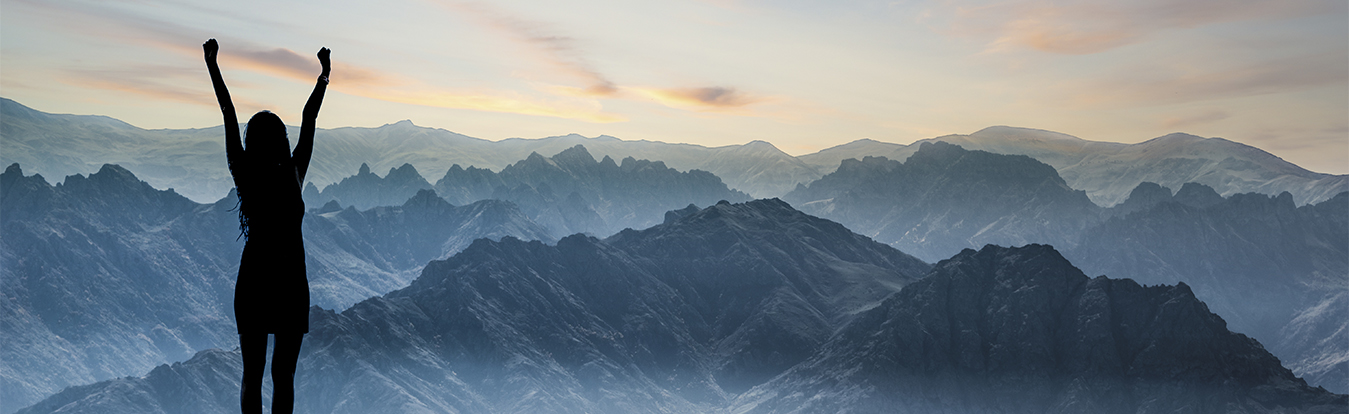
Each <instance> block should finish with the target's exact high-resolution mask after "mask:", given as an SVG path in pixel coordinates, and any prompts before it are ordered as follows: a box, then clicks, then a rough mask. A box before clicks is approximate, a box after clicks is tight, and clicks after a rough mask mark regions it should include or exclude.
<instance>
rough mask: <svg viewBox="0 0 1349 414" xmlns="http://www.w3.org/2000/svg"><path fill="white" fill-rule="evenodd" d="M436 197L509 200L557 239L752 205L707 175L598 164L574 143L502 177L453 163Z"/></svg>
mask: <svg viewBox="0 0 1349 414" xmlns="http://www.w3.org/2000/svg"><path fill="white" fill-rule="evenodd" d="M435 188H436V191H437V192H439V193H441V194H446V197H447V198H448V199H449V200H450V201H451V202H455V203H466V202H470V201H476V200H482V199H500V200H508V201H510V202H513V203H515V204H517V205H519V206H520V207H521V209H522V210H524V211H525V212H526V213H527V214H529V215H530V217H532V218H533V219H534V221H536V222H538V223H540V224H543V225H546V226H548V227H549V228H550V229H552V230H553V232H554V233H553V234H555V235H558V236H559V237H561V236H562V235H566V234H573V233H589V234H594V235H600V236H605V235H610V234H613V233H615V232H618V231H619V230H622V229H624V228H638V229H640V228H647V227H651V226H654V225H656V224H659V223H660V222H661V220H662V218H663V217H664V214H665V212H666V211H669V210H672V209H676V208H680V207H683V206H687V205H689V204H695V205H703V206H707V205H712V204H715V203H716V202H718V201H721V200H727V201H733V202H740V201H746V200H749V196H748V195H746V194H745V193H742V192H739V191H734V190H731V189H729V188H727V187H726V185H725V184H723V183H722V182H721V179H719V178H717V177H716V176H714V175H712V174H711V173H708V172H705V171H700V170H690V171H688V172H679V171H677V170H675V169H672V168H668V167H666V166H665V163H663V162H660V161H654V162H652V161H647V160H636V159H633V158H631V157H629V158H624V159H623V162H622V164H619V163H616V162H614V160H613V158H609V157H607V156H606V157H604V159H603V160H600V161H595V158H594V157H593V156H591V155H590V152H589V151H587V150H586V148H585V147H584V146H581V145H577V146H575V147H572V148H569V149H567V150H565V151H562V152H559V153H557V154H556V155H554V156H552V157H551V158H546V157H544V156H542V155H539V153H537V152H536V153H532V154H530V155H529V157H528V158H526V159H524V160H522V161H520V162H517V163H515V164H511V165H509V166H507V167H506V168H503V169H502V170H501V172H500V173H493V172H492V171H490V170H484V169H478V168H474V167H469V168H468V169H463V168H460V167H459V166H458V165H455V166H453V167H451V168H450V170H449V171H448V172H446V173H445V176H444V177H442V178H441V179H440V180H438V181H436V184H435Z"/></svg>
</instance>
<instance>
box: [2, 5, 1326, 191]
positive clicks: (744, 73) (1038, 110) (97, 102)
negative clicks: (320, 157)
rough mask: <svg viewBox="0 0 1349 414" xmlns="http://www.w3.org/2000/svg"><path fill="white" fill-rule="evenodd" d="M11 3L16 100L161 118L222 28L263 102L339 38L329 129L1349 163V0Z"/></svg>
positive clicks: (149, 120) (180, 107)
mask: <svg viewBox="0 0 1349 414" xmlns="http://www.w3.org/2000/svg"><path fill="white" fill-rule="evenodd" d="M0 23H3V24H0V96H4V97H7V98H11V99H15V100H17V101H19V102H20V103H23V104H25V105H28V106H31V107H34V108H36V109H38V110H42V111H47V112H57V113H78V114H99V115H108V116H112V117H115V118H118V119H122V120H125V121H127V122H130V123H132V124H134V125H137V126H140V127H144V128H198V127H208V126H214V125H218V124H220V115H219V111H218V109H217V108H216V107H215V102H214V99H213V97H212V96H211V91H210V82H209V80H208V78H207V75H206V71H205V67H204V65H203V63H202V60H201V49H200V46H201V43H202V42H203V41H205V40H206V39H207V38H211V37H214V38H217V39H219V41H220V45H221V51H222V56H221V58H220V64H221V67H222V69H223V71H224V74H225V78H226V81H227V82H228V83H229V85H230V87H231V92H232V93H233V95H234V97H235V102H236V105H238V106H239V110H240V112H241V113H243V114H250V113H252V112H254V111H256V110H260V109H271V110H273V111H275V112H277V113H279V114H280V115H281V116H282V117H283V119H285V120H286V121H287V122H289V123H297V122H298V113H299V110H300V108H301V106H303V103H304V100H305V98H306V97H307V96H308V92H309V89H310V88H311V87H312V84H313V83H312V82H313V78H314V77H315V75H316V74H317V63H316V61H315V60H314V59H313V53H314V52H315V51H317V50H318V48H319V47H322V46H327V47H330V48H332V49H333V54H332V56H333V61H334V65H335V68H334V73H333V83H332V86H331V89H330V93H329V95H328V98H327V100H326V102H325V104H324V109H323V113H322V115H321V116H320V118H319V126H320V127H325V128H333V127H342V126H366V127H373V126H379V125H382V124H385V123H392V122H396V121H398V120H402V119H411V120H412V121H413V122H414V123H416V124H418V125H423V126H431V127H438V128H445V129H448V130H452V131H455V132H459V133H463V134H467V135H470V136H475V137H480V138H485V139H491V140H497V139H503V138H510V137H525V138H534V137H543V136H550V135H561V134H567V133H573V132H574V133H580V134H584V135H587V136H595V135H600V134H607V135H613V136H617V137H619V138H623V139H629V140H636V139H648V140H660V141H666V142H688V143H695V144H701V145H708V146H720V145H728V144H741V143H745V142H748V141H750V140H755V139H760V140H765V141H769V142H772V143H774V144H775V145H777V146H778V147H779V148H781V149H783V150H784V151H787V152H788V153H792V154H798V155H799V154H805V153H810V152H814V151H817V150H819V149H823V148H826V147H830V146H833V145H838V144H842V143H846V142H849V141H853V140H856V139H861V138H871V139H875V140H879V141H887V142H895V143H903V144H906V143H909V142H912V141H914V140H917V139H922V138H929V137H933V136H939V135H945V134H953V133H962V134H963V133H970V132H974V131H976V130H979V129H981V128H984V127H987V126H991V125H1012V126H1022V127H1030V128H1040V129H1047V130H1052V131H1058V132H1063V133H1067V134H1072V135H1076V136H1078V137H1082V138H1085V139H1091V140H1101V141H1116V142H1129V143H1132V142H1140V141H1144V140H1147V139H1151V138H1154V137H1157V136H1161V135H1164V134H1167V133H1170V132H1178V131H1179V132H1188V133H1192V134H1195V135H1201V136H1206V137H1214V136H1217V137H1224V138H1227V139H1231V140H1234V141H1238V142H1243V143H1246V144H1250V145H1254V146H1257V147H1260V148H1263V149H1265V150H1268V151H1270V152H1273V153H1274V154H1276V155H1279V156H1281V157H1283V158H1285V159H1287V160H1289V161H1292V162H1295V163H1297V164H1299V165H1302V166H1304V167H1306V168H1309V169H1311V170H1313V171H1320V172H1330V173H1339V174H1343V173H1349V8H1347V7H1346V2H1344V1H1342V0H1334V1H1321V0H1271V1H1266V0H1180V1H1170V0H1133V1H1127V2H1125V1H1115V0H1091V1H1052V0H1051V1H1021V0H1008V1H989V2H957V1H896V2H883V1H777V2H767V1H750V0H743V1H742V0H705V1H684V2H680V1H571V2H557V1H492V2H459V1H389V2H370V1H330V2H322V3H319V2H253V1H233V2H216V3H211V2H196V1H131V0H123V1H72V0H38V1H30V0H0ZM246 116H247V115H245V117H246Z"/></svg>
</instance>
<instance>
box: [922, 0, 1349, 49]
mask: <svg viewBox="0 0 1349 414" xmlns="http://www.w3.org/2000/svg"><path fill="white" fill-rule="evenodd" d="M938 9H939V11H938V12H937V14H939V15H944V16H945V17H946V18H947V19H948V20H949V26H948V28H947V29H946V30H945V31H947V32H948V33H950V34H954V35H957V36H962V37H971V38H978V39H985V40H987V41H988V50H989V51H994V52H1005V51H1011V50H1016V49H1022V48H1025V49H1031V50H1037V51H1041V52H1047V53H1055V54H1068V55H1084V54H1093V53H1100V52H1104V51H1107V50H1111V49H1114V48H1118V47H1121V46H1124V45H1129V44H1133V43H1138V42H1142V41H1145V40H1146V39H1148V38H1150V37H1151V36H1153V35H1155V34H1157V33H1158V32H1162V31H1166V30H1174V29H1187V28H1194V27H1199V26H1204V25H1209V24H1215V23H1224V22H1234V21H1246V20H1269V19H1283V18H1290V17H1299V16H1307V15H1314V14H1321V13H1340V14H1343V13H1344V11H1345V5H1344V2H1343V1H1338V0H1130V1H1118V0H1076V1H1068V0H1050V1H1039V0H1037V1H1031V0H1013V1H1005V2H997V3H992V4H987V5H980V6H967V5H959V6H949V5H948V6H943V7H939V8H938Z"/></svg>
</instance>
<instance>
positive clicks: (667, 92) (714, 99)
mask: <svg viewBox="0 0 1349 414" xmlns="http://www.w3.org/2000/svg"><path fill="white" fill-rule="evenodd" d="M632 90H634V91H636V92H638V93H640V94H642V95H645V96H647V97H649V98H651V99H654V100H656V101H657V102H660V103H661V104H663V105H665V106H669V107H672V108H680V109H692V110H696V111H731V112H733V111H734V110H736V109H740V108H744V107H747V106H749V105H753V104H756V103H760V102H764V101H766V100H768V98H766V97H761V96H752V95H749V94H746V93H744V92H741V91H739V90H736V89H735V88H727V87H720V86H713V87H702V88H664V89H661V88H632Z"/></svg>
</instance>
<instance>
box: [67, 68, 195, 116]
mask: <svg viewBox="0 0 1349 414" xmlns="http://www.w3.org/2000/svg"><path fill="white" fill-rule="evenodd" d="M181 71H182V70H181V69H176V68H166V67H150V66H145V67H139V68H131V69H120V70H88V69H85V70H70V71H67V72H66V74H65V76H61V77H60V79H61V80H62V81H64V82H66V83H69V84H71V85H75V86H80V87H86V88H95V89H103V90H110V91H117V92H125V93H131V94H136V95H141V96H146V97H149V98H154V99H158V100H165V101H171V102H179V103H188V104H194V105H212V106H213V105H216V101H215V97H214V96H213V95H211V94H209V93H206V92H203V91H200V90H192V89H188V88H183V87H181V86H179V85H176V84H173V83H168V82H165V80H166V79H171V78H177V77H179V75H181V73H180V72H181ZM197 75H200V74H197Z"/></svg>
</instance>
